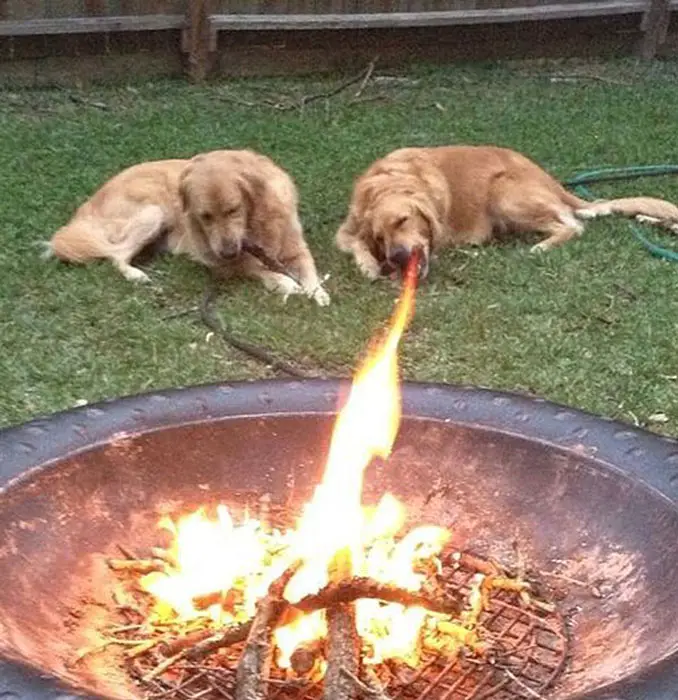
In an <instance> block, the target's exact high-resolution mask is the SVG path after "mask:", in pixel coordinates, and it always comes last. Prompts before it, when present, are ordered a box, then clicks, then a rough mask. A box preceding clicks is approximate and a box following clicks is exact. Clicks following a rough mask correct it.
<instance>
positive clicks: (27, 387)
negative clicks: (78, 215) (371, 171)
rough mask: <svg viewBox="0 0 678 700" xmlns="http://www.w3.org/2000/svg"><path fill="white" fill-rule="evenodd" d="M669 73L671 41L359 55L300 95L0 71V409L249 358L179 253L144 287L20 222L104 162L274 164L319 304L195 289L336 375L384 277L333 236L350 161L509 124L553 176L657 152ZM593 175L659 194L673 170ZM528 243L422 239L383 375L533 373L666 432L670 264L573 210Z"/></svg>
mask: <svg viewBox="0 0 678 700" xmlns="http://www.w3.org/2000/svg"><path fill="white" fill-rule="evenodd" d="M677 77H678V63H671V62H667V63H653V64H650V65H647V66H638V65H636V64H634V63H631V62H613V63H591V64H586V63H572V62H565V63H558V64H554V63H544V64H538V65H536V64H523V63H518V64H510V65H508V64H500V65H492V66H474V67H468V66H464V67H450V68H444V69H440V68H424V67H420V68H416V69H412V70H410V71H408V72H402V71H400V72H397V73H396V72H393V71H379V70H377V71H376V73H375V75H374V76H373V77H372V79H371V81H370V82H369V83H368V84H367V85H366V86H365V89H364V90H363V92H362V94H361V95H360V97H359V98H358V99H355V97H354V95H355V92H356V89H357V86H353V87H352V88H351V89H348V90H345V91H343V92H342V93H340V94H338V95H335V96H333V97H331V98H328V99H319V100H315V101H312V102H311V103H309V104H308V105H306V106H305V107H304V108H303V109H300V108H298V107H296V106H294V105H295V104H298V102H299V99H300V98H301V97H302V96H304V95H313V94H317V93H318V92H321V91H324V90H328V89H329V88H331V87H332V86H333V85H335V84H336V81H337V80H340V77H337V76H335V77H333V78H328V79H326V80H319V79H313V80H311V79H304V80H301V79H298V80H257V81H252V80H248V81H230V82H221V83H216V84H211V85H209V86H207V87H196V86H191V85H188V84H185V83H183V82H155V83H149V84H133V85H130V86H123V87H115V88H112V87H105V88H104V87H101V88H92V89H88V90H85V91H76V90H56V89H55V90H40V91H23V90H14V91H12V90H10V91H7V90H6V91H5V92H4V93H0V131H1V132H2V133H3V135H4V138H3V145H2V149H0V151H1V152H0V192H1V196H0V222H1V224H2V225H1V228H0V243H1V248H0V250H1V251H2V253H1V254H0V324H1V330H0V338H1V342H2V353H1V357H2V363H1V364H0V382H1V386H2V394H1V395H0V424H1V425H8V424H12V423H16V422H20V421H23V420H27V419H29V418H31V417H34V416H37V415H41V414H45V413H49V412H52V411H57V410H61V409H65V408H68V407H71V406H74V405H76V404H79V403H83V402H94V401H97V400H100V399H103V398H108V397H115V396H120V395H124V394H130V393H136V392H141V391H147V390H150V389H154V388H163V387H172V386H182V385H188V384H194V383H202V382H211V381H220V380H228V379H236V378H255V377H263V376H268V375H270V371H269V370H268V369H267V368H266V367H264V366H262V365H259V364H257V363H255V362H253V361H252V360H249V359H248V358H246V357H244V356H242V355H241V354H240V353H239V352H237V351H235V350H233V349H231V348H230V347H228V346H226V345H224V344H223V343H222V342H220V340H219V339H218V338H216V337H214V336H211V335H210V334H209V333H208V330H207V328H206V327H204V326H203V325H202V324H201V322H200V320H199V318H198V317H197V315H196V314H195V313H191V312H190V310H191V309H192V308H193V307H194V306H195V305H196V304H198V303H199V301H200V298H201V295H202V290H203V287H204V284H205V275H204V272H203V270H202V269H200V268H198V267H197V266H196V265H194V264H192V263H190V262H189V261H187V260H183V259H178V258H172V259H164V260H160V261H158V262H156V263H154V264H153V265H152V267H151V269H150V274H151V276H152V278H153V284H152V285H151V286H134V285H132V284H131V283H129V282H127V281H125V280H124V279H123V278H122V277H121V276H120V275H119V274H118V273H117V272H116V271H114V269H113V268H112V266H110V265H108V264H94V265H91V266H87V267H75V266H67V265H63V264H60V263H58V262H57V261H54V260H52V261H47V262H43V261H41V259H40V247H39V242H40V241H42V240H45V239H46V238H48V237H49V236H50V235H51V234H52V232H53V231H54V230H55V229H56V228H57V227H59V226H60V225H61V224H63V223H64V222H65V221H66V220H67V218H68V217H69V215H70V213H71V211H72V210H73V209H74V207H75V206H76V205H77V204H78V203H80V202H81V201H82V200H83V199H84V198H85V197H86V196H87V195H88V194H89V193H90V192H92V191H93V190H94V189H95V188H96V187H97V186H98V185H99V184H100V183H101V182H102V181H103V180H104V179H106V178H108V177H109V176H111V175H112V174H114V173H115V172H116V171H117V170H119V169H121V168H123V167H124V166H127V165H130V164H132V163H135V162H138V161H142V160H150V159H156V158H166V157H174V156H176V157H181V156H190V155H192V154H194V153H195V152H198V151H204V150H209V149H214V148H241V147H249V148H253V149H257V150H260V151H262V152H265V153H267V154H269V155H270V156H272V157H273V158H274V159H276V160H277V161H278V162H279V163H280V164H282V165H283V166H284V167H286V168H287V169H288V170H289V171H290V172H291V173H292V174H293V176H294V178H295V179H296V181H297V183H298V185H299V188H300V192H301V202H302V205H301V206H302V217H303V221H304V224H305V228H306V231H307V237H308V240H309V243H310V245H311V247H312V249H313V251H314V254H315V256H316V261H317V264H318V267H319V268H320V271H321V272H322V273H329V274H330V275H331V277H330V280H329V282H328V289H329V291H330V292H331V293H332V295H333V303H332V305H331V306H330V307H329V308H326V309H321V308H317V307H316V306H314V305H312V304H311V303H310V302H308V301H307V300H305V299H301V298H292V299H290V300H289V302H288V303H287V304H286V305H283V304H282V302H281V301H280V300H279V298H277V297H274V296H271V295H269V294H268V293H267V292H265V291H264V290H263V289H262V287H261V286H260V285H258V284H256V283H253V282H238V283H230V284H229V285H228V286H227V287H225V288H224V290H223V292H222V294H221V296H220V298H219V300H218V310H219V312H220V314H221V317H222V318H223V320H224V322H226V323H227V324H228V325H229V327H230V328H231V330H232V331H233V332H235V333H237V334H239V335H241V336H243V337H245V338H247V339H248V340H250V341H252V342H255V343H258V344H261V345H264V346H266V347H268V348H270V349H272V350H273V351H274V352H276V353H278V354H279V355H281V356H285V357H287V358H294V359H296V360H298V361H299V362H302V363H305V365H306V366H308V367H310V368H314V369H315V370H316V371H317V372H318V373H320V374H325V375H336V374H343V375H347V374H348V373H349V372H350V370H351V367H353V366H354V364H355V361H356V358H357V357H359V355H360V353H361V351H362V349H363V348H364V346H365V344H366V342H367V341H368V339H369V337H370V336H371V334H372V332H373V331H374V330H375V329H376V328H377V327H379V325H380V324H382V323H383V321H384V320H385V319H386V318H387V317H388V314H389V312H390V310H391V308H392V303H393V299H394V296H395V294H396V290H395V289H394V287H393V286H392V285H391V284H390V283H388V282H387V283H382V284H370V283H369V282H367V281H366V280H364V279H363V278H361V277H360V276H359V274H358V272H357V270H356V269H355V268H354V266H353V265H352V263H351V262H350V261H349V260H348V259H345V258H344V257H343V256H342V255H341V254H339V252H338V251H336V250H335V249H334V247H333V242H332V241H333V235H334V231H335V230H336V227H337V225H338V224H339V222H340V220H341V218H342V216H343V214H344V213H345V210H346V205H347V200H348V195H349V192H350V188H351V184H352V180H353V178H354V176H355V175H356V174H357V173H359V172H360V171H361V170H362V169H363V168H365V167H366V166H367V165H368V164H369V163H370V162H371V161H372V160H373V159H375V158H377V157H379V156H380V155H382V154H384V153H385V152H387V151H389V150H390V149H393V148H396V147H399V146H402V145H406V144H410V145H423V144H443V143H496V144H500V145H505V146H510V147H513V148H516V149H518V150H521V151H523V152H525V153H526V154H528V155H530V156H531V157H533V158H534V159H536V160H537V161H538V162H540V163H541V164H542V165H544V166H546V167H548V168H549V169H550V170H551V171H552V172H553V173H554V174H556V175H557V176H559V177H561V178H566V177H568V176H571V175H573V174H574V173H575V172H577V171H580V170H583V169H587V168H590V167H596V166H626V165H641V164H651V163H666V162H670V161H671V159H674V160H678V129H676V105H678V80H677V79H676V78H677ZM281 106H289V107H291V108H290V109H280V107H281ZM598 192H599V193H600V194H601V195H611V194H613V193H614V194H620V193H634V192H636V193H640V192H642V193H644V194H654V195H657V196H663V197H665V198H668V199H672V200H674V201H678V179H677V178H675V177H674V178H673V179H671V178H659V179H653V180H645V181H639V182H636V183H631V184H626V183H624V184H617V185H614V186H605V187H599V188H598ZM652 235H653V236H654V235H656V234H652ZM659 240H661V241H662V242H663V244H665V245H671V244H672V242H671V240H670V239H669V237H668V236H661V237H660V238H659ZM528 251H529V246H528V245H526V244H525V243H515V244H511V245H503V246H490V247H486V248H483V249H479V250H471V249H467V250H455V251H446V252H444V253H443V254H441V255H440V257H439V259H438V260H437V262H436V263H434V268H433V271H432V275H431V278H430V281H429V282H428V283H427V284H426V285H425V286H424V287H422V289H421V290H420V292H419V295H418V300H417V313H416V316H415V318H414V321H413V323H412V327H411V330H410V332H409V333H408V336H407V338H406V340H405V343H404V346H403V371H404V376H405V377H406V378H408V379H417V380H426V381H444V382H452V383H473V384H480V385H484V386H489V387H493V388H497V389H509V390H518V391H528V392H533V393H535V394H539V395H541V396H544V397H546V398H549V399H552V400H555V401H559V402H563V403H566V404H570V405H572V406H576V407H580V408H583V409H587V410H590V411H594V412H596V413H599V414H603V415H606V416H614V417H617V418H620V419H622V420H625V421H629V422H636V423H639V424H641V425H648V426H649V427H651V428H652V429H654V430H657V431H660V432H666V433H668V434H673V435H676V434H678V376H677V375H678V342H677V339H678V264H676V263H671V262H665V261H661V260H659V259H657V258H655V257H653V256H651V255H650V254H648V253H647V252H646V251H645V250H644V249H643V248H642V247H641V246H640V245H639V244H638V242H637V241H636V239H635V238H634V237H633V236H632V234H631V233H630V231H629V228H628V225H627V223H626V222H624V221H620V220H614V221H611V220H608V221H599V222H593V223H592V224H590V225H589V227H588V229H587V233H586V235H585V236H584V237H583V238H582V239H580V240H577V241H575V242H572V243H570V244H568V245H567V246H565V247H564V248H562V249H559V250H556V251H554V252H551V253H549V254H548V255H544V256H534V255H530V254H529V252H528ZM184 311H185V312H186V313H181V312H184Z"/></svg>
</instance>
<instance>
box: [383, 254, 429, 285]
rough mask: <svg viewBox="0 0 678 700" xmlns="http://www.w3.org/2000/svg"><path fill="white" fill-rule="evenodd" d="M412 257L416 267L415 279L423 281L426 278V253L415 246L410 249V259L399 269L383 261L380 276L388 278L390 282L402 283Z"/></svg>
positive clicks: (427, 258) (427, 257)
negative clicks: (414, 258)
mask: <svg viewBox="0 0 678 700" xmlns="http://www.w3.org/2000/svg"><path fill="white" fill-rule="evenodd" d="M413 257H416V266H417V277H418V278H419V280H424V279H426V277H427V276H428V267H429V266H428V260H429V256H428V252H427V251H426V250H425V249H424V248H423V247H421V246H417V247H416V248H413V249H412V252H411V254H410V257H409V258H408V262H407V264H406V265H404V266H402V267H399V266H397V265H394V264H393V263H391V262H389V261H388V260H385V261H384V262H382V263H381V274H382V276H384V277H388V278H390V279H392V280H400V281H402V280H403V279H404V277H405V273H406V271H407V268H408V266H409V264H410V261H411V260H412V258H413Z"/></svg>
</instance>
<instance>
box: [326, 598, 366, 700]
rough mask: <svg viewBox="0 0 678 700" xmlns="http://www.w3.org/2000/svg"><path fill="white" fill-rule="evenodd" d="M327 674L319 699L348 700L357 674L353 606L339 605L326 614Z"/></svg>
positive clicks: (357, 648) (357, 642)
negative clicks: (353, 678)
mask: <svg viewBox="0 0 678 700" xmlns="http://www.w3.org/2000/svg"><path fill="white" fill-rule="evenodd" d="M327 642H328V643H327V673H326V674H325V681H324V685H323V700H352V699H353V698H355V697H356V687H355V683H353V682H352V681H351V677H350V676H357V675H358V666H359V665H360V661H359V646H360V645H359V641H358V634H357V632H356V627H355V609H354V607H353V603H341V604H340V605H337V606H335V607H332V608H330V609H329V610H328V611H327Z"/></svg>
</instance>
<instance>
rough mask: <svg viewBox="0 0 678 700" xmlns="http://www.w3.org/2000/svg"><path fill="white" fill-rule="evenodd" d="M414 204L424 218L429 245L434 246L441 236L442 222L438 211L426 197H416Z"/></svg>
mask: <svg viewBox="0 0 678 700" xmlns="http://www.w3.org/2000/svg"><path fill="white" fill-rule="evenodd" d="M414 205H415V207H416V208H417V211H418V212H419V213H420V214H421V216H422V217H423V218H424V219H425V220H426V223H427V224H428V228H429V235H430V244H431V247H435V246H436V245H438V243H440V241H441V240H442V238H443V223H442V218H441V216H440V213H439V212H438V210H437V208H436V207H435V205H434V203H433V202H432V201H431V200H430V199H429V198H428V197H421V196H418V197H416V198H415V199H414Z"/></svg>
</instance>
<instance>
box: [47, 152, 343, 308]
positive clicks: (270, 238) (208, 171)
mask: <svg viewBox="0 0 678 700" xmlns="http://www.w3.org/2000/svg"><path fill="white" fill-rule="evenodd" d="M247 244H252V245H254V246H257V247H259V248H260V249H262V250H263V251H264V252H265V253H266V254H267V255H268V256H269V257H270V258H273V259H275V260H277V261H278V262H280V263H281V264H282V265H283V266H284V267H285V269H287V270H289V272H290V273H291V274H292V275H293V276H294V277H295V278H296V280H298V282H299V284H297V283H296V282H295V280H293V279H291V278H290V277H289V276H287V275H285V274H281V273H279V272H274V271H271V270H270V269H268V268H267V267H266V266H264V265H263V264H262V263H261V262H260V261H259V259H258V258H255V257H253V256H252V255H250V254H249V253H247V252H246V248H247ZM159 245H162V246H164V248H165V249H167V250H169V251H170V252H172V253H175V254H185V255H188V256H189V257H191V258H192V259H193V260H195V261H197V262H199V263H201V264H203V265H206V266H208V267H211V268H218V269H220V270H224V271H232V272H234V273H240V274H244V275H246V276H249V277H254V278H257V279H259V280H261V281H262V282H263V284H264V285H265V286H266V288H267V289H270V290H275V291H277V292H280V293H281V294H283V295H284V296H285V297H287V296H288V295H289V294H296V293H305V294H307V295H308V296H309V297H311V298H312V299H314V300H315V301H316V302H317V303H318V304H319V305H320V306H326V305H327V304H328V303H329V301H330V298H329V295H328V294H327V292H326V291H325V290H324V289H323V287H322V284H321V281H320V280H319V278H318V274H317V272H316V267H315V262H314V260H313V257H312V255H311V252H310V250H309V248H308V246H307V244H306V241H305V239H304V235H303V231H302V226H301V223H300V221H299V216H298V195H297V189H296V186H295V184H294V182H293V180H292V178H291V177H290V176H289V175H288V174H287V173H286V172H285V171H284V170H282V169H281V168H280V167H279V166H278V165H276V164H275V163H274V162H273V161H272V160H271V159H270V158H267V157H266V156H263V155H260V154H258V153H254V152H252V151H247V150H243V151H226V150H224V151H212V152H210V153H203V154H199V155H197V156H195V157H194V158H191V159H190V160H161V161H154V162H148V163H141V164H140V165H135V166H132V167H131V168H128V169H127V170H124V171H123V172H121V173H119V174H118V175H116V176H115V177H113V178H112V179H111V180H109V181H108V182H107V183H106V184H104V185H103V187H101V189H99V190H98V191H97V192H96V193H95V194H94V195H93V196H92V197H91V198H90V199H88V200H87V201H86V202H85V203H84V204H83V205H82V206H81V207H80V208H79V209H78V210H77V211H76V212H75V214H74V216H73V218H72V219H71V220H70V221H69V222H68V224H66V226H64V227H63V228H61V229H60V230H59V231H57V232H56V233H55V234H54V236H53V237H52V240H51V241H50V242H49V249H50V252H51V253H53V254H54V255H55V256H57V257H58V258H60V259H61V260H66V261H69V262H75V263H84V262H87V261H89V260H94V259H97V258H99V259H101V258H104V259H108V260H110V261H111V262H112V263H113V264H114V265H115V266H116V267H117V269H118V270H120V272H121V273H122V274H123V275H124V276H125V277H126V278H127V279H128V280H134V281H147V280H148V279H149V278H148V276H147V275H146V273H145V272H143V271H142V270H140V269H139V268H137V267H134V265H133V264H132V262H133V260H134V258H135V257H136V256H137V255H139V254H140V253H142V251H144V250H148V249H152V248H153V247H154V246H156V247H157V246H159ZM243 248H245V249H243Z"/></svg>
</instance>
